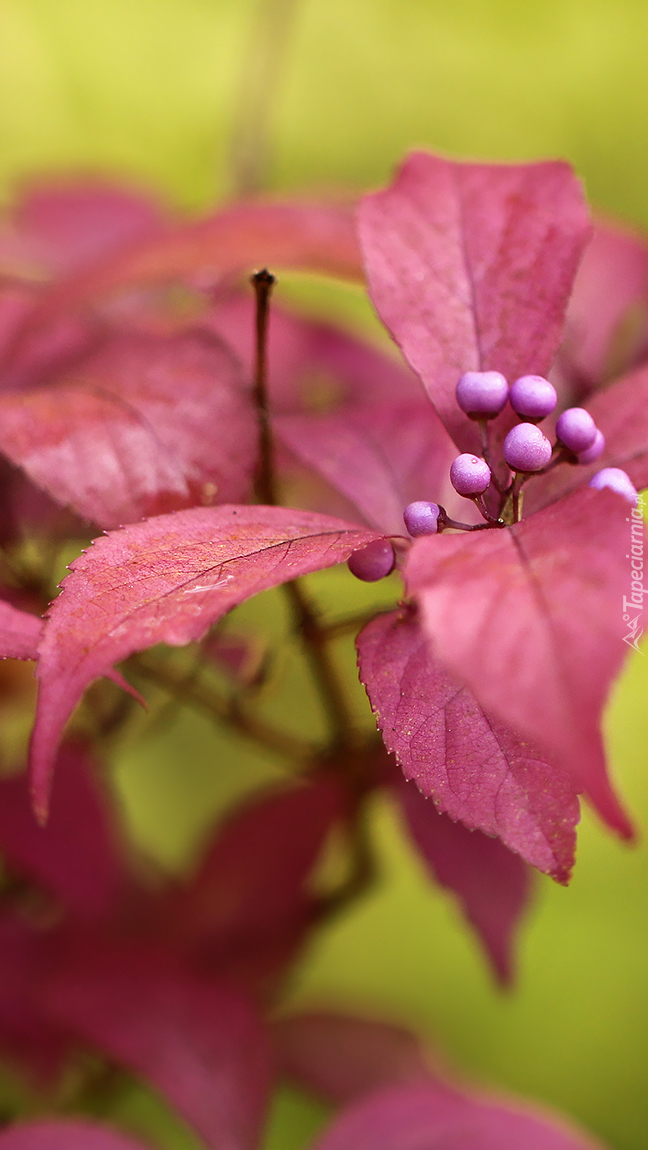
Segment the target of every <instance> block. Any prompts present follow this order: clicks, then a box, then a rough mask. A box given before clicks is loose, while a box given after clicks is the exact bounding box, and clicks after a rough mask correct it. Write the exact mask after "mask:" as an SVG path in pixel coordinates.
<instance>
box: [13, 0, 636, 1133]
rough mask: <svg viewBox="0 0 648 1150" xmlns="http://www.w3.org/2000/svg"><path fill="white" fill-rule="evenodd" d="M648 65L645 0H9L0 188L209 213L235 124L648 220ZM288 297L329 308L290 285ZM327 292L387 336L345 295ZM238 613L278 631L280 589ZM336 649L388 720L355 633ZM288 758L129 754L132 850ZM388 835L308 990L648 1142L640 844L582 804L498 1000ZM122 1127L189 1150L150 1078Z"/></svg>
mask: <svg viewBox="0 0 648 1150" xmlns="http://www.w3.org/2000/svg"><path fill="white" fill-rule="evenodd" d="M273 21H274V24H273ZM264 28H265V32H263V29H264ZM259 29H261V30H262V31H261V32H260V31H259ZM272 53H274V61H275V62H274V64H273V66H272V67H269V63H271V62H272V61H271V56H272ZM647 58H648V5H646V3H645V0H614V2H613V0H542V2H539V0H530V2H527V3H525V4H523V3H520V2H519V0H455V2H454V4H452V5H448V4H441V3H440V2H438V0H353V2H352V3H350V2H349V0H303V2H302V3H292V2H291V0H274V3H268V2H266V3H265V4H259V3H256V2H254V0H0V185H1V189H2V194H3V196H5V197H6V198H8V197H10V195H11V192H12V189H13V187H14V186H15V184H16V181H17V180H20V179H21V178H22V177H25V176H26V175H34V174H38V173H41V172H43V171H51V170H52V169H58V170H65V171H67V170H70V169H83V170H86V171H87V170H91V171H101V172H107V173H110V174H112V175H115V174H117V175H118V176H120V177H123V178H126V179H127V180H130V181H132V182H133V181H134V182H135V183H137V184H140V185H143V186H144V187H147V188H150V189H152V190H154V191H155V192H157V193H158V194H159V195H161V196H162V197H165V198H167V199H168V200H170V201H171V202H172V203H173V204H175V205H176V206H178V207H181V208H183V209H186V210H199V209H204V208H206V207H208V206H210V205H211V204H212V203H214V202H215V200H216V199H217V198H218V197H222V196H223V195H227V194H230V193H231V192H232V190H233V189H234V187H235V185H236V180H237V177H236V175H235V174H233V170H232V136H233V125H234V124H235V123H238V124H239V125H241V124H243V125H244V126H246V130H248V131H249V139H250V140H251V141H254V140H255V139H256V143H257V144H258V145H260V144H261V143H263V140H264V132H263V130H262V129H263V120H264V116H265V117H266V119H267V123H266V126H267V129H268V133H267V135H268V141H269V143H268V163H267V169H266V175H265V178H266V183H267V185H268V186H270V187H272V188H276V189H295V188H305V187H312V186H317V187H341V186H344V187H346V186H351V187H353V188H360V187H365V186H367V185H375V184H379V183H381V182H383V181H385V179H386V178H387V177H388V175H389V172H390V171H391V169H392V167H393V165H394V164H395V163H396V162H397V160H398V159H399V157H400V156H401V155H402V153H403V152H404V151H405V150H407V149H408V148H410V147H412V146H413V145H424V146H428V147H430V148H435V149H441V150H444V151H446V152H448V153H450V154H452V155H458V156H474V157H483V158H487V159H531V158H539V157H547V156H555V155H559V156H564V157H567V158H568V159H570V160H571V161H572V162H573V163H574V164H575V166H576V168H577V170H578V172H579V173H580V175H581V176H582V177H583V179H584V180H585V183H586V186H587V190H588V193H589V196H590V198H591V200H592V201H593V203H594V205H595V206H596V207H597V208H598V209H599V210H603V211H605V212H608V213H611V214H613V215H616V216H619V217H621V218H624V219H626V220H628V221H631V222H635V223H638V224H640V225H643V226H644V227H646V228H648V197H647V196H646V190H645V189H646V184H647V181H648V149H647V148H646V143H645V134H646V123H647V120H648V68H647V66H646V59H647ZM259 77H260V79H261V81H262V82H261V83H259V82H258V81H259ZM259 109H262V112H263V114H262V115H261V116H259ZM255 125H256V127H255ZM255 131H257V135H258V138H256V137H255ZM239 182H240V181H239ZM284 290H287V289H284ZM289 294H290V297H291V298H292V299H297V300H299V299H302V300H303V302H304V303H305V305H306V306H309V307H312V306H313V305H314V301H315V302H317V300H319V298H320V297H319V294H318V293H317V292H315V293H313V289H312V287H311V288H309V289H308V290H306V288H303V287H302V286H300V284H299V282H298V281H296V280H295V281H293V282H291V284H290V292H289ZM325 302H326V306H327V307H328V308H329V309H333V310H334V311H335V312H336V313H337V314H341V315H344V316H346V317H347V322H348V323H349V324H357V323H360V324H362V325H363V326H364V327H366V328H370V327H371V318H370V313H369V310H368V308H367V307H366V305H364V304H363V302H362V301H361V300H360V299H359V298H358V297H357V296H355V295H353V294H352V293H350V292H347V291H342V290H340V291H339V292H330V293H328V295H327V296H326V301H325ZM316 590H317V592H318V594H320V595H321V596H322V600H323V601H324V602H329V603H331V604H334V605H335V609H336V611H340V610H344V609H345V608H346V607H351V606H352V605H353V604H352V599H353V597H355V599H356V600H358V601H359V600H360V599H361V598H362V596H364V597H365V598H366V597H367V596H368V595H370V594H371V592H369V591H368V590H367V589H366V588H362V589H359V587H354V588H350V587H349V580H348V579H346V578H345V577H344V573H343V572H333V573H330V574H329V575H325V576H322V577H320V578H319V580H318V581H316ZM386 592H387V589H386V588H383V589H382V590H381V591H380V594H381V595H384V594H386ZM373 593H374V594H375V592H373ZM245 613H246V618H247V619H248V621H249V622H251V623H252V622H254V621H255V620H257V622H260V621H261V622H262V623H263V626H266V623H267V619H268V611H267V603H263V604H256V605H255V604H251V605H250V606H249V607H247V608H246V612H245ZM245 613H244V614H245ZM272 618H273V620H274V623H273V626H275V629H276V633H277V636H278V637H279V639H280V641H281V643H282V652H283V654H282V659H283V667H284V670H283V687H284V693H283V695H282V696H281V698H278V699H277V701H276V703H275V704H274V705H276V707H277V708H282V707H283V708H284V709H285V710H286V713H288V712H291V713H292V714H293V715H295V714H297V713H302V714H303V715H304V721H305V722H306V723H311V722H312V721H313V719H312V717H309V715H310V712H309V710H308V707H309V701H308V699H307V698H305V697H304V695H303V691H304V687H303V685H302V684H303V676H300V675H299V674H298V673H297V671H296V670H295V668H294V666H293V665H292V664H291V661H290V644H289V642H288V641H287V640H285V639H284V640H282V639H281V636H282V628H283V620H282V618H281V615H280V612H279V610H278V609H277V611H276V612H275V613H274V614H272ZM340 657H341V658H342V659H344V660H346V665H347V668H348V674H349V683H350V689H352V690H354V691H355V692H356V697H357V700H358V708H359V712H360V710H362V711H363V714H364V716H365V721H370V717H368V716H367V714H366V705H365V703H364V700H363V697H362V693H361V691H360V689H359V687H357V686H354V685H353V667H352V654H351V651H350V649H349V647H348V645H347V646H346V648H345V649H344V650H343V651H341V652H340ZM647 691H648V660H647V659H645V658H644V657H643V656H637V657H635V659H634V662H633V663H632V665H631V667H630V669H629V671H628V673H627V674H626V676H625V678H624V680H623V682H622V683H621V685H620V687H619V689H618V691H617V693H616V696H615V699H614V702H613V705H612V707H611V710H610V714H609V721H608V727H609V734H610V740H611V749H612V758H613V764H614V770H615V774H616V777H617V778H618V781H619V784H620V786H621V789H622V791H623V793H624V794H625V796H626V797H627V800H628V802H629V804H630V806H631V809H632V810H633V811H634V812H635V814H636V817H637V820H638V822H639V823H640V824H641V823H642V822H643V824H644V825H645V824H646V821H647V820H646V815H647V814H648V777H647V772H646V770H645V760H646V747H647V746H648V709H647V708H646V699H647V698H648V693H647ZM282 699H283V701H282ZM270 704H271V705H272V700H271V701H270ZM273 770H274V768H273V767H272V765H271V764H268V763H264V762H263V761H262V760H261V759H259V757H258V756H257V755H256V754H253V753H252V752H251V751H250V750H249V748H247V747H244V746H242V745H241V746H239V745H238V744H234V743H232V742H231V741H230V740H227V739H225V738H222V737H220V736H218V737H217V736H215V735H214V734H213V732H212V731H211V729H210V728H208V727H207V725H206V724H202V723H201V722H200V721H198V720H194V719H189V718H185V719H182V720H181V721H179V722H177V723H176V724H175V725H174V726H172V727H171V728H170V729H169V730H168V731H167V732H166V733H165V734H164V735H162V734H160V735H159V736H158V738H157V739H154V740H149V741H147V742H145V741H142V742H139V743H137V744H135V745H134V747H132V748H131V750H130V751H129V752H128V754H126V753H124V754H122V755H121V756H120V757H119V761H118V763H117V774H116V777H117V781H118V784H119V786H120V788H121V790H122V793H123V796H124V800H125V804H126V808H127V810H128V813H129V817H130V819H131V822H132V825H133V828H134V830H135V833H136V835H137V837H138V839H139V841H140V843H141V844H142V845H143V846H144V847H145V849H147V850H148V851H150V852H151V853H152V854H154V855H155V856H156V857H157V858H158V859H159V860H160V861H161V862H162V863H163V865H165V866H167V867H169V868H173V869H176V868H182V867H184V866H187V865H188V864H189V861H190V859H191V856H192V852H193V851H194V849H195V845H196V843H197V841H198V840H199V837H200V834H201V832H204V831H205V829H206V828H207V826H208V824H209V822H210V820H211V819H212V818H213V816H214V814H215V813H216V812H218V811H220V810H221V809H223V808H224V807H225V806H226V805H227V804H228V803H230V802H231V801H233V800H234V799H235V797H236V796H237V795H239V794H241V793H243V792H245V791H246V790H248V789H249V788H251V787H253V786H254V785H256V783H257V782H258V781H259V780H260V779H262V778H267V777H269V776H271V775H272V773H273ZM374 833H375V836H376V842H377V844H378V849H379V852H380V856H381V859H382V867H383V874H382V881H381V884H380V886H379V887H378V888H377V889H376V891H375V893H374V894H372V896H371V897H370V898H368V899H367V900H366V901H365V903H364V904H363V905H362V906H361V907H358V908H356V909H355V910H354V911H352V912H350V913H348V915H347V916H346V917H345V918H344V919H341V920H339V921H338V922H337V923H336V924H335V926H334V927H333V928H331V929H330V930H329V931H328V932H327V934H326V935H323V936H322V937H320V938H319V939H317V940H316V941H315V943H314V945H313V946H312V948H311V951H310V953H309V955H308V957H307V961H306V962H305V964H304V967H303V969H302V970H301V972H300V974H299V976H298V978H297V979H296V981H295V983H294V985H293V988H292V991H291V998H292V1002H293V1003H295V1004H297V1003H299V1004H302V1003H312V1002H326V1003H337V1004H345V1003H346V1004H349V1005H354V1004H355V1005H362V1006H364V1007H366V1008H367V1009H371V1010H374V1011H377V1012H384V1013H386V1014H387V1015H389V1016H390V1017H392V1018H395V1019H403V1020H409V1021H411V1022H414V1023H415V1024H417V1025H419V1026H421V1027H422V1028H423V1030H424V1031H425V1032H426V1033H428V1034H429V1036H430V1038H431V1040H432V1041H433V1042H435V1043H438V1044H439V1045H440V1046H442V1047H443V1049H444V1050H446V1051H448V1052H449V1053H450V1055H451V1056H452V1057H453V1058H455V1059H456V1060H457V1062H458V1063H460V1064H461V1065H463V1066H464V1067H465V1068H468V1070H469V1071H470V1072H471V1073H473V1074H474V1075H476V1076H477V1077H478V1078H480V1079H481V1080H482V1081H485V1082H490V1083H495V1084H497V1085H498V1086H499V1087H504V1088H510V1089H512V1090H516V1091H520V1092H522V1093H525V1094H528V1095H530V1096H532V1097H535V1098H537V1099H540V1100H543V1101H544V1102H546V1103H549V1104H551V1105H555V1106H558V1107H560V1108H562V1109H564V1110H565V1111H567V1112H569V1113H570V1114H572V1115H574V1116H575V1117H577V1118H579V1119H580V1120H582V1121H583V1122H584V1123H585V1124H586V1125H587V1126H589V1127H590V1128H591V1129H592V1130H595V1131H598V1132H599V1133H600V1135H601V1136H602V1137H603V1138H605V1139H606V1140H607V1141H608V1142H609V1144H610V1145H611V1146H613V1147H615V1148H617V1150H645V1147H646V1145H647V1144H648V1139H647V1136H646V1133H645V1132H646V1130H647V1129H648V1082H647V1081H646V1079H647V1074H646V1068H647V1064H648V970H647V967H648V963H647V961H646V952H647V945H648V899H647V898H646V885H647V884H646V879H647V878H648V850H646V848H645V847H643V846H641V845H640V846H639V847H638V848H637V849H635V850H632V851H630V850H628V849H627V848H625V847H623V846H621V845H619V844H618V843H617V842H615V841H613V840H612V839H611V838H610V837H609V836H608V835H607V834H606V833H605V832H604V831H602V830H601V828H600V827H599V826H598V825H595V823H594V820H592V819H590V818H588V817H586V819H585V822H584V826H583V829H582V833H581V836H580V846H579V862H578V867H577V871H576V877H575V879H574V881H573V884H572V886H571V888H570V889H569V890H567V891H565V890H563V889H559V888H557V887H555V886H553V885H552V884H551V883H550V882H549V881H545V880H541V881H540V882H539V883H538V892H537V899H536V903H535V907H534V909H533V910H532V912H531V914H530V915H529V917H528V920H527V923H526V927H525V930H524V932H523V938H522V944H521V948H520V977H519V981H518V985H517V987H516V989H515V990H514V992H513V993H510V994H507V995H502V994H501V993H499V992H498V991H496V990H495V989H494V988H493V985H492V983H491V980H490V977H489V974H488V971H487V969H486V966H485V963H484V961H483V960H482V958H481V955H480V954H479V953H478V951H477V949H476V947H475V945H474V943H473V940H472V938H470V937H469V936H468V935H467V933H466V931H465V930H464V929H463V926H462V925H461V923H460V921H459V919H458V916H457V914H456V911H455V909H454V907H453V905H452V903H451V901H450V900H449V899H448V898H447V897H446V896H445V895H442V894H440V893H437V892H435V891H433V890H431V889H430V887H429V886H428V885H427V883H426V882H425V880H424V878H423V875H422V871H421V869H420V867H419V865H418V863H417V862H416V860H415V859H414V857H413V856H412V855H411V853H410V851H409V850H408V848H407V845H406V844H405V843H404V841H403V839H402V838H401V836H400V833H399V828H398V826H397V825H396V823H395V821H394V816H393V815H392V814H391V813H390V812H389V811H388V810H387V809H384V808H382V807H380V808H378V809H377V810H376V815H375V828H374ZM322 1114H323V1112H322V1111H321V1110H319V1109H318V1108H317V1107H315V1106H314V1105H312V1104H310V1103H309V1102H308V1101H307V1100H305V1099H302V1098H300V1097H298V1096H297V1095H296V1094H292V1093H290V1092H287V1091H284V1092H282V1093H281V1094H280V1096H279V1098H278V1099H277V1103H276V1106H275V1112H274V1115H273V1121H272V1128H271V1131H270V1135H269V1141H268V1147H267V1150H296V1148H297V1147H300V1146H302V1145H304V1141H305V1139H306V1138H307V1136H308V1135H309V1133H311V1132H312V1131H314V1130H315V1129H316V1128H317V1126H318V1124H319V1123H320V1122H321V1120H322ZM117 1117H119V1118H120V1119H122V1120H123V1121H125V1122H128V1123H129V1124H130V1125H132V1126H133V1127H134V1128H136V1129H139V1130H140V1131H142V1132H149V1133H150V1134H151V1135H152V1136H154V1137H155V1138H156V1139H157V1140H158V1141H159V1144H160V1146H163V1147H164V1148H165V1150H188V1148H190V1147H194V1146H195V1145H196V1143H195V1142H194V1141H193V1140H192V1138H191V1137H190V1136H189V1135H188V1134H187V1133H186V1131H184V1130H183V1128H182V1127H181V1125H180V1124H179V1123H178V1122H176V1121H175V1119H173V1118H172V1117H171V1116H169V1115H168V1114H166V1112H165V1111H163V1109H162V1108H161V1106H160V1105H159V1104H158V1103H157V1102H156V1101H155V1100H154V1099H153V1098H151V1097H149V1096H148V1095H146V1094H145V1093H144V1092H140V1091H136V1090H133V1091H132V1092H131V1093H130V1094H128V1095H126V1096H125V1097H124V1099H123V1102H122V1104H121V1105H120V1110H119V1114H118V1115H117Z"/></svg>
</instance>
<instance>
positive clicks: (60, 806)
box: [0, 744, 123, 918]
mask: <svg viewBox="0 0 648 1150" xmlns="http://www.w3.org/2000/svg"><path fill="white" fill-rule="evenodd" d="M92 770H93V764H92V763H91V762H90V761H89V758H88V755H87V753H86V752H85V750H84V749H83V748H82V747H80V746H75V745H72V744H69V745H68V746H66V747H64V748H62V750H61V752H60V754H59V756H58V761H57V773H58V780H59V786H58V787H57V790H56V795H55V796H54V802H53V804H52V813H51V818H50V821H49V823H48V825H47V827H45V828H43V827H39V826H38V825H37V823H36V821H35V819H34V812H33V810H32V808H31V804H30V799H29V788H28V785H27V777H26V775H20V776H18V777H16V778H8V779H3V780H2V781H1V782H0V850H1V852H2V856H3V858H4V859H5V860H6V861H7V862H8V864H9V866H10V867H11V868H13V869H15V870H16V871H18V873H19V874H21V875H28V876H29V878H30V879H32V880H33V881H35V882H37V883H38V884H39V885H40V886H42V887H43V888H44V889H45V890H49V891H50V892H51V893H52V894H53V895H55V896H56V897H57V898H59V899H60V900H61V901H62V902H63V904H64V905H65V906H66V907H68V909H69V910H71V911H73V912H74V913H75V914H78V915H82V916H84V917H92V918H103V917H104V916H107V915H109V914H110V912H111V911H112V910H113V909H115V907H116V906H117V904H118V901H119V898H120V895H121V894H122V889H123V873H122V867H121V865H120V861H119V855H118V847H117V842H116V841H115V840H116V835H115V831H114V828H113V827H112V826H111V824H110V822H109V816H108V810H107V808H106V800H105V798H102V797H101V795H100V791H99V788H98V784H97V783H96V782H95V781H94V780H93V779H92V778H91V772H92Z"/></svg>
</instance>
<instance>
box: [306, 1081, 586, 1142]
mask: <svg viewBox="0 0 648 1150" xmlns="http://www.w3.org/2000/svg"><path fill="white" fill-rule="evenodd" d="M433 1148H434V1150H522V1148H524V1150H603V1147H602V1146H601V1143H599V1142H597V1141H596V1140H595V1139H593V1138H591V1137H586V1136H584V1135H582V1134H581V1133H580V1132H577V1131H576V1130H574V1129H573V1128H570V1127H569V1126H568V1125H567V1124H566V1123H563V1122H562V1121H560V1120H559V1119H557V1118H556V1117H554V1116H552V1117H551V1118H549V1117H548V1116H546V1115H544V1114H543V1113H542V1112H539V1113H537V1114H536V1113H534V1112H533V1111H532V1110H530V1109H523V1108H522V1107H521V1106H519V1104H518V1103H509V1104H502V1103H498V1102H490V1101H487V1100H484V1101H480V1100H479V1099H478V1098H471V1097H469V1096H463V1095H461V1094H458V1093H456V1092H455V1091H450V1090H443V1089H440V1088H438V1087H436V1086H433V1085H430V1086H418V1087H417V1086H410V1087H400V1088H395V1089H392V1090H386V1091H384V1092H383V1093H382V1094H375V1095H374V1096H373V1097H371V1098H367V1099H366V1101H362V1102H359V1103H358V1104H356V1105H355V1106H353V1107H351V1108H350V1109H349V1110H347V1111H346V1113H343V1114H342V1116H341V1117H340V1118H338V1119H337V1121H335V1122H334V1123H333V1126H332V1127H331V1128H330V1129H329V1130H328V1131H327V1132H326V1133H325V1134H324V1136H323V1137H322V1138H320V1139H318V1140H317V1142H316V1143H315V1145H314V1147H313V1150H433Z"/></svg>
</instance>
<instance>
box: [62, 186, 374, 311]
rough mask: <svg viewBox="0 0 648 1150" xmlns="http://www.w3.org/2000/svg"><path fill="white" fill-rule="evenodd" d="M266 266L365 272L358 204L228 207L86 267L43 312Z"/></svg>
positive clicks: (347, 275) (346, 275) (354, 275)
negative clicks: (133, 289) (121, 291)
mask: <svg viewBox="0 0 648 1150" xmlns="http://www.w3.org/2000/svg"><path fill="white" fill-rule="evenodd" d="M264 266H266V267H270V268H271V269H274V270H275V271H276V270H277V269H280V268H286V269H287V268H290V269H295V270H302V271H311V272H323V273H324V274H327V275H333V276H339V277H341V278H343V279H352V280H360V279H362V264H361V259H360V252H359V249H358V241H357V239H356V233H355V221H354V212H353V208H352V207H351V205H347V204H335V203H333V204H331V203H321V204H318V203H306V202H302V203H300V202H299V201H294V202H292V203H291V202H286V203H281V202H280V201H277V202H275V203H272V202H270V201H268V202H265V203H264V202H263V201H262V200H257V201H251V202H249V203H244V204H238V205H235V206H233V207H230V208H226V209H225V210H223V211H220V212H218V213H216V214H215V215H213V216H209V217H207V218H206V219H202V220H197V221H195V222H194V223H190V224H186V225H184V226H182V227H177V228H175V229H173V230H172V231H169V232H167V233H166V234H165V235H163V236H160V237H159V238H153V239H151V240H145V241H143V242H142V243H139V244H134V245H133V246H132V248H131V249H130V250H128V251H127V252H125V253H124V254H121V253H117V254H116V255H115V256H114V257H113V258H108V259H106V260H104V261H103V262H101V261H99V262H98V263H97V264H96V265H94V266H92V267H91V268H88V270H87V271H86V270H85V269H82V270H81V271H80V272H79V273H78V274H77V275H72V276H70V277H69V278H68V279H67V280H65V281H63V282H62V283H60V284H57V285H55V286H54V287H53V288H52V289H51V290H50V292H49V294H48V295H47V297H46V299H45V300H44V303H43V309H42V311H43V314H50V313H52V312H54V311H59V310H61V309H63V310H67V309H68V308H72V307H78V306H79V305H83V304H85V303H87V302H88V300H89V299H91V298H96V297H98V296H101V295H105V294H106V293H107V292H110V291H113V290H115V289H116V288H120V287H124V286H126V287H129V286H132V285H135V284H144V283H160V282H162V283H166V282H169V281H172V280H175V279H184V280H186V279H191V280H192V281H194V282H195V281H197V280H201V281H205V283H209V284H212V283H215V282H217V281H218V280H219V279H220V278H221V277H223V276H225V275H228V274H230V273H233V272H241V271H248V270H249V271H252V270H253V269H254V268H260V267H264Z"/></svg>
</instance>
